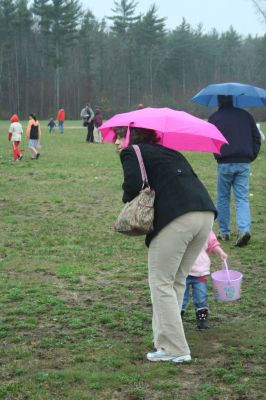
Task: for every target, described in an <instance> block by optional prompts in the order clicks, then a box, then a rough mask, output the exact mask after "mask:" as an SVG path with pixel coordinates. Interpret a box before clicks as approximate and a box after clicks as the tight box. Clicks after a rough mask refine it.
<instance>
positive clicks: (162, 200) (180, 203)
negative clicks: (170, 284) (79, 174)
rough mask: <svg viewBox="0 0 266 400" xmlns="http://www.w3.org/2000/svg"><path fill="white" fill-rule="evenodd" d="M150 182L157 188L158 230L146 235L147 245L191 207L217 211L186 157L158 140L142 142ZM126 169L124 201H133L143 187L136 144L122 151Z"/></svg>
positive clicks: (155, 214)
mask: <svg viewBox="0 0 266 400" xmlns="http://www.w3.org/2000/svg"><path fill="white" fill-rule="evenodd" d="M139 148H140V150H141V154H142V157H143V161H144V164H145V168H146V172H147V176H148V180H149V185H150V187H151V189H154V190H155V204H154V230H153V232H152V233H150V234H148V235H147V236H146V245H147V246H149V244H150V242H151V240H152V239H153V238H154V236H156V235H157V234H158V233H159V232H160V230H161V229H163V228H164V227H165V226H166V225H167V224H168V223H169V222H171V221H172V220H173V219H175V218H176V217H179V216H181V215H183V214H186V213H188V212H191V211H213V213H214V214H215V216H216V208H215V206H214V204H213V202H212V200H211V198H210V196H209V194H208V192H207V190H206V188H205V187H204V186H203V184H202V183H201V181H200V180H199V179H198V177H197V175H196V174H195V172H194V171H193V169H192V167H191V166H190V164H189V163H188V161H187V160H186V159H185V157H184V156H183V155H182V154H181V153H179V152H177V151H174V150H171V149H168V148H166V147H163V146H161V145H158V144H144V143H142V144H140V145H139ZM120 158H121V163H122V166H123V170H124V183H123V185H122V187H123V190H124V194H123V202H124V203H126V202H128V201H131V200H132V199H133V198H134V197H136V196H137V195H138V193H139V192H140V190H141V187H142V179H141V172H140V168H139V164H138V160H137V156H136V154H135V151H134V149H133V147H132V146H129V147H127V148H125V149H124V150H123V151H122V152H121V154H120Z"/></svg>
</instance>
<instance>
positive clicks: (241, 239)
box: [235, 232, 251, 247]
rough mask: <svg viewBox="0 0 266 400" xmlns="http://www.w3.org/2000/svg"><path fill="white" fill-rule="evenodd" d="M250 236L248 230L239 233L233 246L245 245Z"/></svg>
mask: <svg viewBox="0 0 266 400" xmlns="http://www.w3.org/2000/svg"><path fill="white" fill-rule="evenodd" d="M250 237H251V236H250V233H249V232H243V233H240V234H239V236H238V238H237V241H236V243H235V246H237V247H243V246H246V245H247V244H248V242H249V240H250Z"/></svg>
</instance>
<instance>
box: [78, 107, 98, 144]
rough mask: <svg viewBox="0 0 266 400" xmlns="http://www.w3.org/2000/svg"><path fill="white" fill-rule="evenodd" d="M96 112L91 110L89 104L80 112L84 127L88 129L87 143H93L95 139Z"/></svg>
mask: <svg viewBox="0 0 266 400" xmlns="http://www.w3.org/2000/svg"><path fill="white" fill-rule="evenodd" d="M94 115H95V114H94V112H93V109H92V108H91V105H90V103H87V104H86V106H85V107H84V108H82V110H81V112H80V116H81V118H82V119H83V126H86V127H87V130H88V131H87V137H86V142H87V143H93V141H94V138H93V130H94V123H93V119H94Z"/></svg>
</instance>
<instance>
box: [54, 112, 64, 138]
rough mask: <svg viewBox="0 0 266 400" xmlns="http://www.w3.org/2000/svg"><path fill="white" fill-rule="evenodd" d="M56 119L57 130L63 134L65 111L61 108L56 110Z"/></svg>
mask: <svg viewBox="0 0 266 400" xmlns="http://www.w3.org/2000/svg"><path fill="white" fill-rule="evenodd" d="M56 119H57V121H58V128H59V130H60V132H61V133H64V122H65V110H64V109H63V108H60V110H58V113H57V117H56Z"/></svg>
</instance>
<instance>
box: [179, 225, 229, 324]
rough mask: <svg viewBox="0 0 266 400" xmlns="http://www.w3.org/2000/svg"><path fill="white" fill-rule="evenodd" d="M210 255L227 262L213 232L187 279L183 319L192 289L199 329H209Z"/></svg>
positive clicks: (182, 312)
mask: <svg viewBox="0 0 266 400" xmlns="http://www.w3.org/2000/svg"><path fill="white" fill-rule="evenodd" d="M208 253H214V254H217V255H218V256H219V257H220V258H221V260H222V261H223V260H226V258H227V257H228V256H227V254H226V253H225V252H224V251H223V249H222V248H221V246H220V243H219V242H218V240H217V237H216V236H215V233H214V232H213V231H211V232H210V234H209V237H208V240H207V242H206V243H205V245H204V247H203V249H202V250H201V252H200V254H199V256H198V258H197V259H196V261H195V262H194V264H193V267H192V269H191V271H190V274H189V275H188V276H187V279H186V289H185V293H184V299H183V305H182V311H181V316H182V319H183V316H184V313H185V309H186V307H187V305H188V302H189V289H190V286H191V287H192V297H193V302H194V306H195V311H196V320H197V327H198V328H199V329H207V328H208V309H209V303H208V275H210V266H211V260H210V257H209V256H208Z"/></svg>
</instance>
